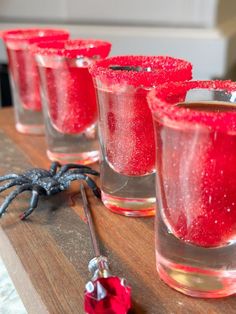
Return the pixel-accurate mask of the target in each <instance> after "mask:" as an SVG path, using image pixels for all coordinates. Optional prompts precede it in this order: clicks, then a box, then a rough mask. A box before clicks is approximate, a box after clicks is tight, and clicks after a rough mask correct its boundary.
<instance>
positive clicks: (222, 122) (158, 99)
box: [147, 80, 236, 131]
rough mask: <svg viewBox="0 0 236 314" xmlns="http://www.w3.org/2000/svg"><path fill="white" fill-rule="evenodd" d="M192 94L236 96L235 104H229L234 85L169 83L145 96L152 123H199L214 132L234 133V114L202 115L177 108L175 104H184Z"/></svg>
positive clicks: (211, 113)
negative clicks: (202, 92)
mask: <svg viewBox="0 0 236 314" xmlns="http://www.w3.org/2000/svg"><path fill="white" fill-rule="evenodd" d="M191 90H211V91H219V92H224V93H226V94H231V93H235V95H234V99H235V100H234V102H232V104H234V103H235V104H236V82H232V81H217V80H216V81H188V82H169V83H166V84H162V85H159V86H158V87H156V88H154V89H153V90H151V91H150V92H149V94H148V96H147V99H148V104H149V107H150V109H151V111H152V113H153V116H154V119H157V120H162V121H163V119H168V120H169V121H176V122H190V123H191V122H193V123H200V124H205V125H207V126H209V127H212V128H216V129H223V130H227V131H230V130H231V131H232V130H233V131H236V111H235V112H232V111H231V112H227V111H223V112H222V111H221V112H214V111H201V110H194V109H193V108H191V109H190V108H184V107H179V106H177V104H178V103H180V102H183V101H184V100H185V96H186V93H187V92H188V91H191ZM204 100H206V99H202V101H204Z"/></svg>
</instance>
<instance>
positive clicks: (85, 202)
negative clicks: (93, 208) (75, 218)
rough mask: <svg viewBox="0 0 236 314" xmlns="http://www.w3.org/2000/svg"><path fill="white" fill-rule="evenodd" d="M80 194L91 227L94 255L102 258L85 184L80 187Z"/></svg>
mask: <svg viewBox="0 0 236 314" xmlns="http://www.w3.org/2000/svg"><path fill="white" fill-rule="evenodd" d="M80 192H81V195H82V201H83V208H84V212H85V215H86V218H87V222H88V226H89V233H90V238H91V242H92V245H93V251H94V255H95V256H100V255H101V253H100V249H99V245H98V241H97V237H96V233H95V229H94V224H93V220H92V216H91V212H90V209H89V204H88V199H87V195H86V192H85V189H84V186H83V184H81V185H80Z"/></svg>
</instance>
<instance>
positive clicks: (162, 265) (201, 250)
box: [155, 209, 236, 298]
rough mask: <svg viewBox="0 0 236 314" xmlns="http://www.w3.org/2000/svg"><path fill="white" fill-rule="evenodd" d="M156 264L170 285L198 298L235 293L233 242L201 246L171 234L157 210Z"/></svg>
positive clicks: (219, 296) (235, 254) (235, 272)
mask: <svg viewBox="0 0 236 314" xmlns="http://www.w3.org/2000/svg"><path fill="white" fill-rule="evenodd" d="M155 231H156V235H155V237H156V241H155V242H156V265H157V271H158V273H159V275H160V277H161V278H162V279H163V280H164V281H165V283H167V284H168V285H169V286H170V287H172V288H174V289H175V290H177V291H180V292H182V293H184V294H187V295H190V296H193V297H199V298H221V297H225V296H228V295H232V294H234V293H236V250H235V249H236V243H235V242H232V243H229V244H228V245H225V246H218V247H203V246H198V245H195V244H193V243H189V242H187V241H183V240H181V239H179V238H177V237H176V236H175V235H173V234H172V233H171V231H170V229H168V227H167V223H165V221H164V220H163V216H162V210H161V209H158V210H157V214H156V220H155Z"/></svg>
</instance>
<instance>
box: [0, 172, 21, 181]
mask: <svg viewBox="0 0 236 314" xmlns="http://www.w3.org/2000/svg"><path fill="white" fill-rule="evenodd" d="M20 177H21V176H20V175H19V174H15V173H9V174H6V175H5V176H2V177H0V182H1V181H5V180H10V179H18V178H20Z"/></svg>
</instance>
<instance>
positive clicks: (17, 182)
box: [0, 179, 27, 193]
mask: <svg viewBox="0 0 236 314" xmlns="http://www.w3.org/2000/svg"><path fill="white" fill-rule="evenodd" d="M24 183H27V180H24V179H16V180H13V181H10V182H7V183H5V184H4V185H2V186H0V193H1V192H3V191H5V190H7V189H9V188H10V187H12V186H14V185H21V184H24Z"/></svg>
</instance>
